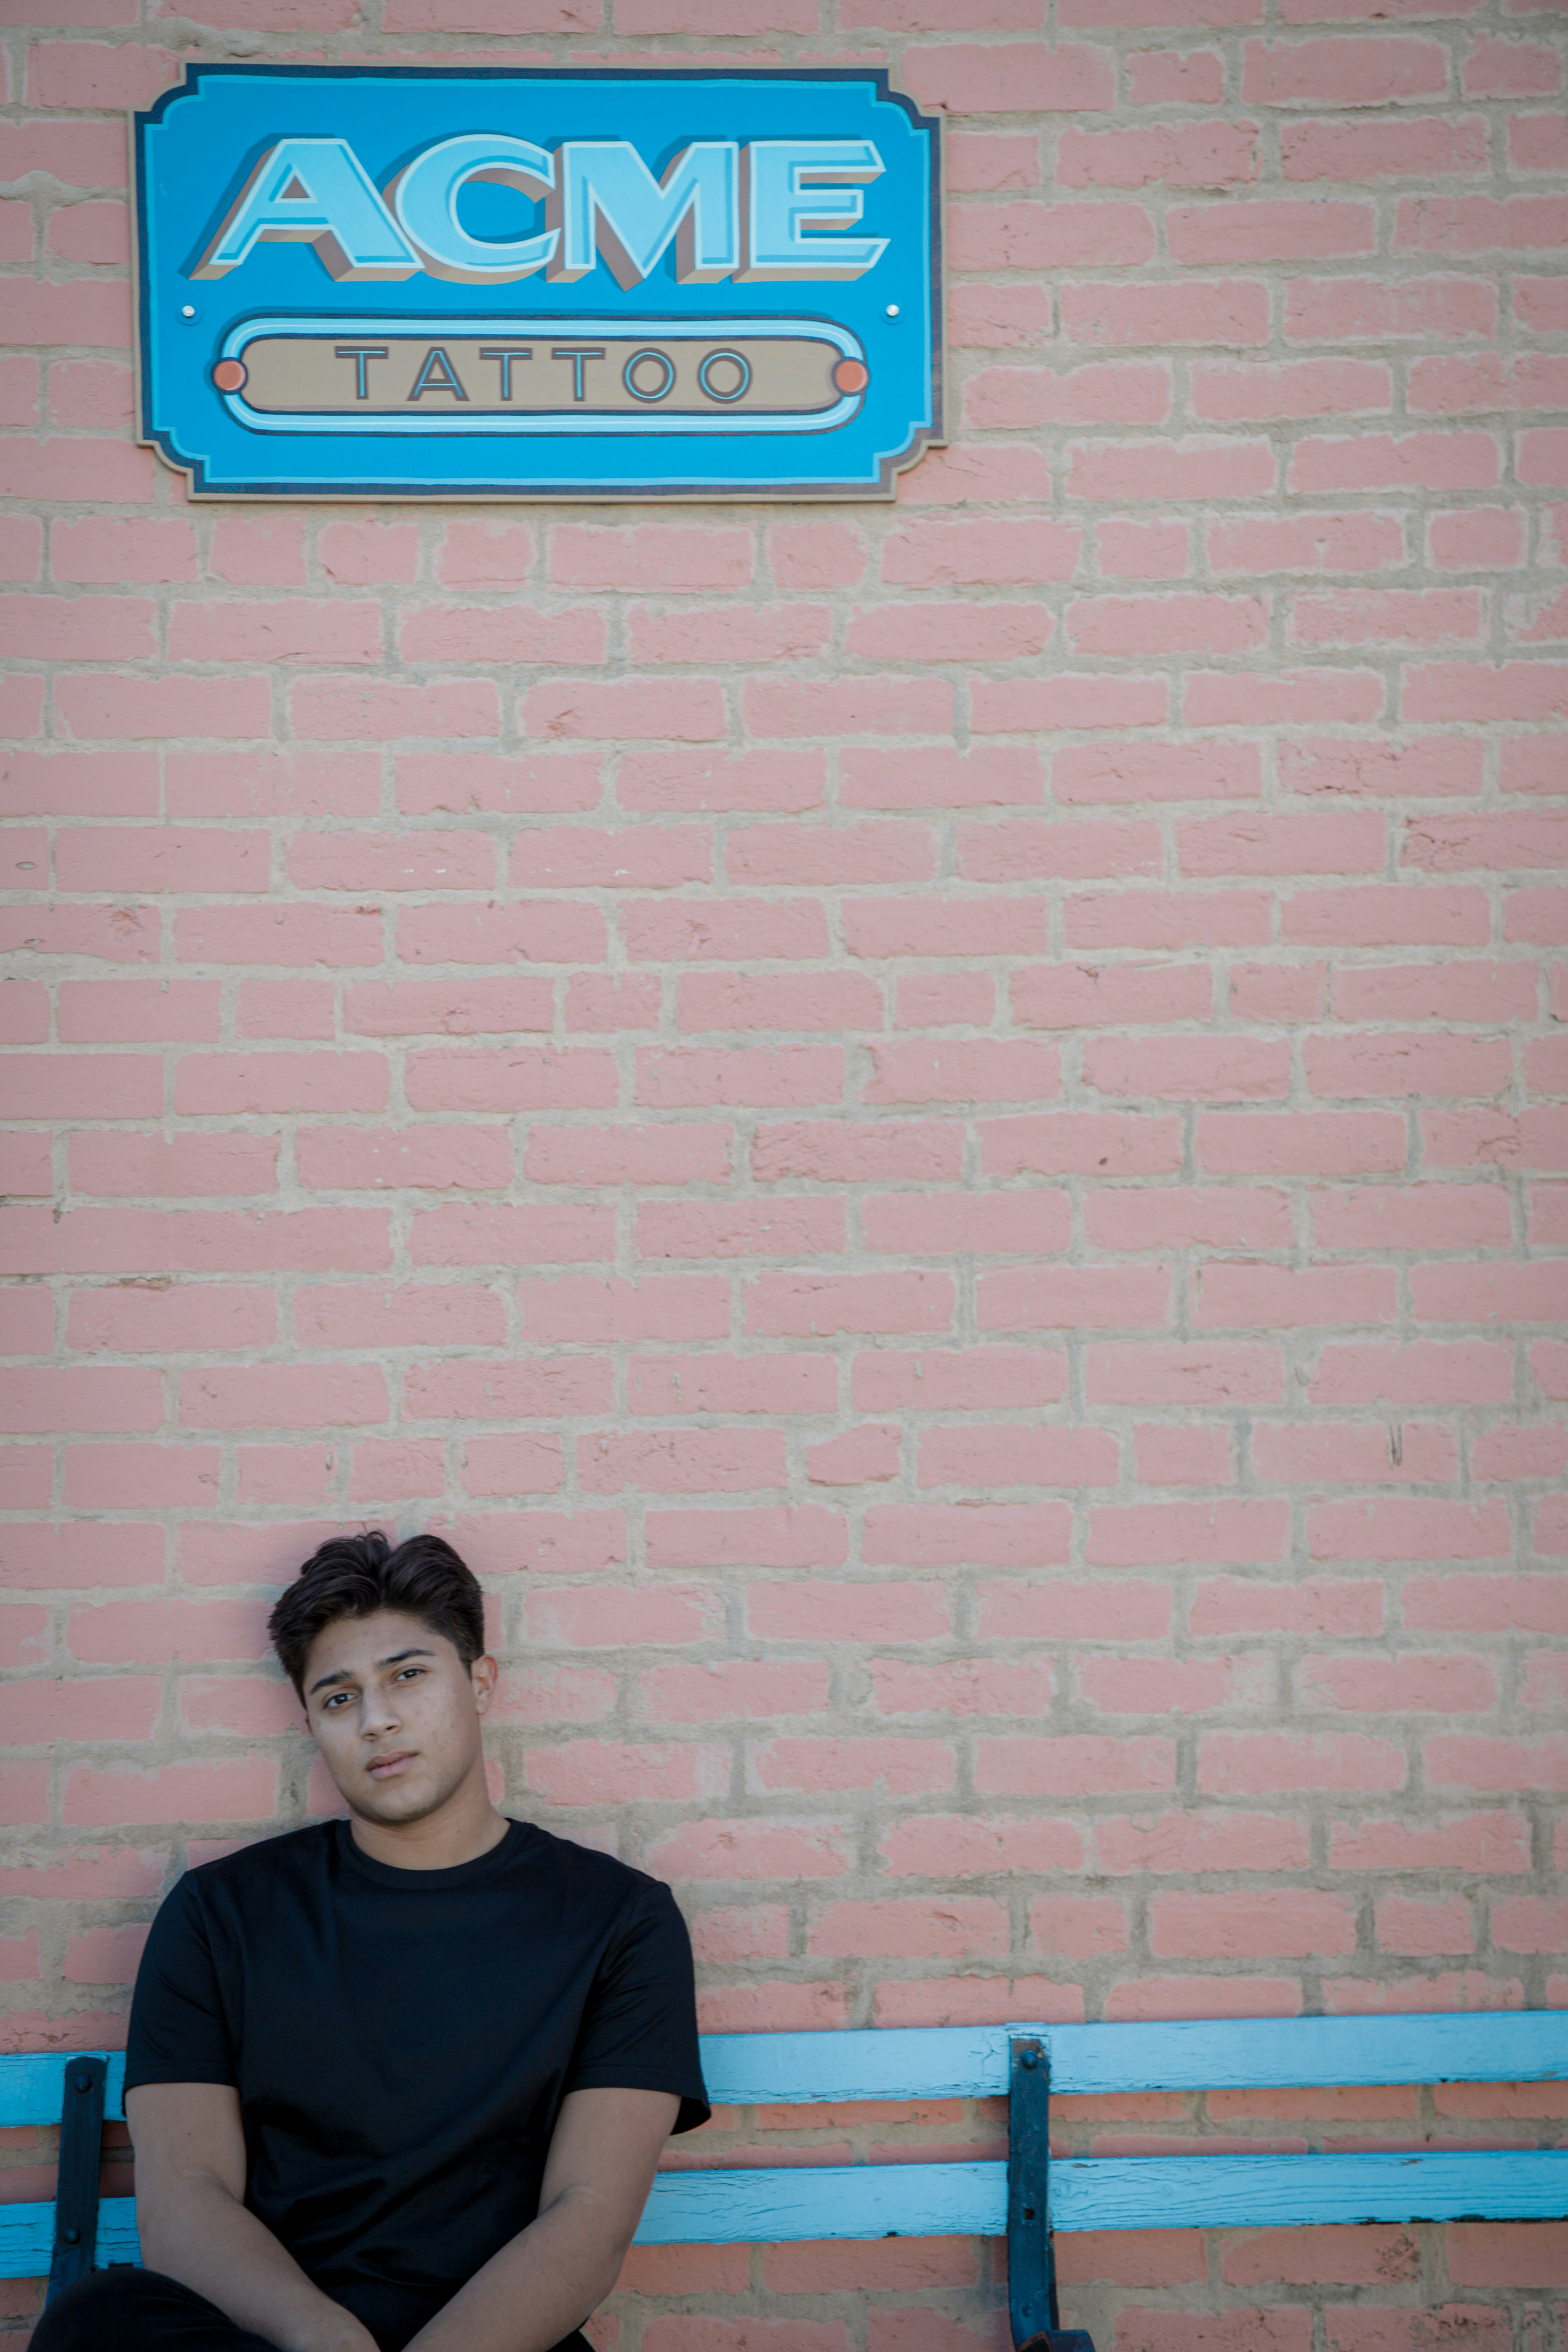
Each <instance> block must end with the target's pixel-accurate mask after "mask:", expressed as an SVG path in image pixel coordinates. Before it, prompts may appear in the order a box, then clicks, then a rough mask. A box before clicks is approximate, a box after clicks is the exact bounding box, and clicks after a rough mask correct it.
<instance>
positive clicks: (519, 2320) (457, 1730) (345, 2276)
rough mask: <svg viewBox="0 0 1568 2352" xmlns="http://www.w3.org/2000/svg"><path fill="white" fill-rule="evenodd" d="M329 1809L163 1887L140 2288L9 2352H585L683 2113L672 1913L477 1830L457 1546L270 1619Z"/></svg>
mask: <svg viewBox="0 0 1568 2352" xmlns="http://www.w3.org/2000/svg"><path fill="white" fill-rule="evenodd" d="M269 1631H270V1633H271V1635H272V1640H273V1643H274V1646H275V1647H276V1649H277V1651H278V1654H279V1657H280V1658H281V1660H282V1662H283V1664H284V1666H285V1668H286V1669H287V1671H288V1673H289V1676H290V1678H291V1679H292V1681H293V1684H294V1686H295V1689H296V1690H297V1691H298V1692H299V1693H300V1697H301V1699H302V1701H303V1703H304V1706H305V1711H306V1717H307V1720H308V1723H309V1726H310V1733H311V1736H312V1738H314V1740H315V1742H316V1745H317V1747H318V1748H320V1749H321V1755H322V1756H323V1758H324V1759H325V1760H326V1764H327V1768H328V1769H329V1771H330V1772H331V1776H332V1779H333V1780H334V1781H335V1782H336V1783H337V1787H338V1789H339V1790H340V1792H341V1794H342V1798H343V1800H344V1801H345V1803H346V1804H347V1806H348V1810H349V1818H348V1820H347V1821H332V1822H323V1823H321V1824H320V1825H319V1826H317V1827H316V1828H313V1829H307V1830H295V1831H293V1832H290V1833H289V1835H287V1836H284V1837H278V1838H270V1839H268V1840H267V1841H266V1842H265V1843H262V1844H260V1845H254V1846H250V1847H247V1849H246V1850H245V1851H244V1852H243V1853H236V1854H231V1855H229V1856H228V1857H227V1858H226V1860H224V1861H222V1862H209V1863H206V1864H204V1865H203V1866H202V1867H201V1868H200V1869H199V1870H193V1871H190V1872H188V1873H187V1874H186V1875H185V1876H184V1878H183V1879H181V1881H180V1882H179V1884H178V1885H177V1886H176V1887H175V1888H174V1892H173V1894H171V1895H169V1897H168V1898H167V1900H166V1901H165V1903H164V1904H163V1908H162V1909H161V1910H160V1912H159V1914H158V1916H157V1918H156V1920H155V1921H154V1922H153V1933H152V1937H151V1938H150V1940H149V1942H148V1946H147V1949H146V1952H145V1954H144V1956H143V1958H142V1967H141V1970H140V1973H139V1974H138V1977H137V1979H136V1992H135V1997H134V2000H133V2002H132V2011H131V2033H130V2050H129V2053H128V2056H127V2060H126V2073H125V2083H126V2098H125V2112H126V2116H127V2119H128V2120H129V2123H130V2126H131V2136H132V2140H133V2142H134V2144H135V2149H136V2212H137V2221H138V2225H139V2228H140V2231H141V2236H142V2258H143V2260H144V2262H145V2263H146V2264H147V2268H146V2269H145V2270H142V2271H136V2270H131V2269H115V2270H109V2271H100V2272H97V2273H94V2274H93V2275H92V2276H91V2277H90V2278H88V2279H84V2280H82V2281H81V2282H80V2283H79V2284H78V2285H76V2286H74V2287H71V2288H68V2290H67V2291H66V2293H65V2294H61V2295H60V2296H58V2298H57V2300H56V2301H55V2302H54V2303H53V2304H52V2305H50V2306H49V2309H48V2310H47V2313H46V2314H45V2316H44V2318H43V2319H42V2321H41V2322H40V2323H39V2326H38V2327H37V2331H36V2333H35V2335H34V2336H33V2347H34V2352H172V2347H178V2352H269V2347H271V2348H272V2352H405V2347H407V2352H550V2347H552V2346H558V2347H562V2352H588V2347H587V2345H586V2343H585V2341H584V2338H583V2337H582V2336H580V2335H578V2334H577V2333H576V2332H575V2331H576V2329H577V2328H578V2326H579V2325H580V2323H581V2322H582V2321H583V2320H584V2319H585V2318H586V2317H587V2315H588V2314H589V2313H590V2312H591V2311H593V2309H594V2308H595V2305H597V2304H598V2303H599V2302H600V2301H601V2300H602V2298H603V2297H604V2296H605V2294H608V2292H609V2290H610V2288H611V2287H612V2286H613V2284H615V2279H616V2273H617V2271H618V2270H619V2267H620V2263H621V2259H622V2257H623V2255H624V2254H625V2252H626V2247H627V2246H628V2245H629V2244H630V2242H631V2238H632V2232H633V2231H635V2229H636V2228H637V2220H638V2216H639V2215H640V2213H641V2211H642V2208H643V2203H644V2200H645V2199H646V2198H647V2192H648V2189H649V2186H650V2184H651V2182H652V2179H653V2175H654V2168H655V2164H656V2162H657V2160H658V2154H659V2151H660V2149H661V2148H662V2147H663V2146H664V2143H665V2140H666V2138H667V2137H668V2134H669V2133H670V2132H671V2131H689V2130H690V2129H691V2128H692V2127H693V2126H695V2125H698V2124H700V2123H704V2122H706V2120H707V2117H708V2112H709V2110H708V2107H707V2105H706V2103H705V2098H704V2094H703V2087H702V2075H701V2070H700V2063H699V2058H698V2047H697V2020H696V2010H695V2004H694V1999H693V1991H692V1978H691V1948H690V1944H689V1939H688V1937H687V1933H686V1928H685V1925H684V1923H683V1921H682V1919H681V1917H680V1914H679V1911H678V1910H677V1909H676V1907H675V1902H674V1899H673V1897H672V1896H671V1895H670V1893H669V1890H668V1887H666V1886H662V1885H659V1883H658V1880H656V1879H651V1878H645V1877H644V1876H643V1875H642V1874H641V1873H640V1872H638V1871H635V1870H629V1869H627V1867H626V1864H623V1863H619V1862H615V1861H612V1860H611V1859H610V1858H609V1857H608V1856H607V1855H605V1854H602V1853H594V1852H592V1851H591V1850H590V1849H588V1848H587V1847H584V1846H579V1845H574V1844H572V1843H569V1842H568V1841H567V1840H565V1839H563V1838H556V1837H552V1836H550V1835H549V1834H548V1833H547V1832H545V1831H543V1830H539V1829H534V1828H531V1827H530V1826H529V1825H528V1824H527V1823H525V1822H513V1821H508V1820H507V1819H505V1818H504V1816H503V1815H501V1814H500V1813H499V1812H497V1811H496V1810H495V1808H494V1807H493V1806H492V1804H491V1803H490V1801H489V1794H488V1791H487V1789H486V1785H485V1767H484V1755H483V1750H482V1747H481V1744H480V1727H481V1724H482V1721H483V1717H484V1716H485V1714H486V1711H487V1710H488V1708H489V1705H490V1701H491V1699H492V1697H493V1696H494V1692H495V1687H496V1679H497V1673H498V1669H497V1666H496V1662H495V1660H494V1659H493V1658H491V1657H489V1656H487V1655H486V1654H485V1643H484V1621H483V1612H482V1607H481V1602H480V1595H479V1586H478V1584H477V1583H476V1582H475V1580H474V1579H473V1577H472V1576H471V1575H470V1574H469V1572H468V1569H467V1568H466V1567H465V1566H464V1565H463V1562H462V1561H461V1560H460V1559H458V1555H457V1553H456V1552H455V1551H453V1550H452V1549H451V1548H450V1546H449V1545H447V1544H445V1543H443V1542H442V1541H441V1540H440V1538H439V1537H437V1536H413V1537H410V1538H409V1539H408V1541H407V1542H406V1543H403V1544H399V1545H398V1547H397V1549H395V1550H393V1549H391V1547H390V1546H389V1545H388V1543H387V1540H386V1538H385V1537H384V1536H383V1535H380V1534H379V1533H377V1534H371V1535H363V1536H352V1537H342V1538H337V1539H335V1540H334V1541H332V1542H331V1543H326V1544H323V1545H322V1546H321V1549H320V1550H319V1551H318V1552H317V1553H316V1554H315V1555H314V1557H313V1558H312V1559H309V1560H307V1561H306V1563H305V1565H304V1567H303V1568H302V1569H301V1570H300V1575H299V1577H298V1579H297V1580H296V1581H295V1582H294V1583H293V1584H292V1585H291V1586H290V1587H289V1590H288V1591H287V1592H286V1593H285V1594H284V1596H283V1598H282V1600H281V1601H279V1603H278V1606H277V1608H276V1609H275V1610H274V1611H273V1612H272V1619H271V1623H270V1627H269Z"/></svg>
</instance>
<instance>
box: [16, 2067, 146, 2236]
mask: <svg viewBox="0 0 1568 2352" xmlns="http://www.w3.org/2000/svg"><path fill="white" fill-rule="evenodd" d="M73 2058H106V2059H107V2060H108V2061H109V2076H108V2080H107V2081H106V2083H105V2084H104V2090H103V2113H104V2117H105V2120H106V2121H111V2122H114V2123H119V2122H121V2120H122V2119H123V2117H124V2114H125V2053H124V2051H123V2050H60V2051H55V2050H41V2051H29V2052H26V2053H24V2054H23V2055H21V2056H19V2057H12V2058H0V2126H5V2128H6V2129H7V2130H11V2129H15V2127H16V2126H17V2125H18V2124H58V2121H59V2119H60V2108H61V2106H62V2105H63V2104H64V2100H65V2090H66V2068H67V2066H68V2064H69V2063H70V2062H71V2060H72V2059H73ZM12 2275H13V2276H15V2273H12Z"/></svg>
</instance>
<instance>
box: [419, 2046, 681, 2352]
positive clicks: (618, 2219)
mask: <svg viewBox="0 0 1568 2352" xmlns="http://www.w3.org/2000/svg"><path fill="white" fill-rule="evenodd" d="M679 2112H680V2102H679V2099H678V2098H677V2097H676V2096H675V2095H674V2093H673V2092H671V2091H611V2090H603V2091H572V2092H569V2093H568V2095H567V2096H566V2097H565V2098H564V2099H563V2101H562V2104H561V2113H560V2116H558V2117H557V2119H556V2125H555V2131H554V2136H553V2137H552V2140H551V2142H550V2154H549V2156H548V2158H546V2161H545V2166H544V2179H543V2183H542V2188H541V2190H540V2204H539V2215H538V2219H537V2220H536V2221H531V2222H530V2223H529V2225H528V2227H527V2229H526V2230H523V2231H520V2232H519V2234H518V2235H517V2236H516V2237H515V2238H513V2239H512V2240H511V2242H510V2244H508V2245H505V2246H503V2247H502V2248H501V2250H500V2253H498V2254H492V2255H491V2257H490V2259H489V2262H488V2263H486V2264H485V2266H484V2268H483V2269H482V2270H480V2271H476V2272H475V2273H474V2275H473V2277H472V2278H471V2279H470V2280H469V2281H468V2284H467V2286H465V2287H463V2288H462V2289H460V2291H459V2292H458V2294H455V2295H454V2296H453V2297H452V2300H451V2302H450V2303H448V2304H447V2305H445V2306H444V2307H443V2308H442V2309H441V2310H440V2311H438V2312H437V2315H436V2316H435V2318H434V2319H432V2320H431V2321H429V2322H428V2324H427V2325H426V2326H424V2327H422V2328H421V2329H420V2331H419V2333H418V2335H417V2336H415V2338H414V2340H413V2342H412V2343H411V2344H410V2345H409V2347H408V2352H550V2347H551V2346H552V2345H555V2344H559V2343H560V2341H561V2338H562V2337H563V2336H570V2334H571V2333H572V2330H573V2329H574V2327H580V2326H582V2324H583V2322H584V2319H586V2318H587V2316H588V2315H589V2313H590V2312H592V2311H594V2310H595V2309H596V2308H597V2307H598V2305H600V2304H601V2303H602V2302H603V2301H604V2299H605V2295H607V2294H609V2292H610V2290H611V2288H612V2287H613V2286H614V2285H615V2284H616V2278H617V2277H618V2275H619V2273H620V2267H621V2263H622V2262H623V2261H624V2260H625V2258H626V2248H627V2247H628V2246H629V2245H630V2244H631V2242H632V2238H633V2235H634V2233H635V2231H636V2230H637V2223H638V2221H640V2220H641V2219H642V2209H643V2207H644V2206H645V2205H646V2204H647V2192H648V2190H649V2189H651V2188H652V2186H653V2176H654V2171H655V2168H657V2166H658V2158H659V2151H660V2149H661V2148H662V2147H663V2146H664V2144H665V2141H666V2140H667V2139H668V2137H669V2133H670V2127H671V2126H672V2125H673V2124H674V2122H675V2118H676V2116H678V2115H679Z"/></svg>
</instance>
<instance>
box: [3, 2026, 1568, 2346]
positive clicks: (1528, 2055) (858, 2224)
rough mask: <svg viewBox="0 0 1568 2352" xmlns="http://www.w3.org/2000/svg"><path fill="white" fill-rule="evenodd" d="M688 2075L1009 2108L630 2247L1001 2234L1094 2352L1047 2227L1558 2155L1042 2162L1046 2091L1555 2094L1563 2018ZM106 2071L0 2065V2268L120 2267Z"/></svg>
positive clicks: (767, 2045) (1556, 2193)
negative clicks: (3, 2156) (948, 2135)
mask: <svg viewBox="0 0 1568 2352" xmlns="http://www.w3.org/2000/svg"><path fill="white" fill-rule="evenodd" d="M702 2064H703V2071H704V2074H706V2077H707V2081H708V2087H709V2091H710V2095H711V2096H712V2098H713V2100H714V2103H715V2105H724V2106H750V2105H793V2106H809V2105H816V2103H818V2102H820V2101H826V2100H834V2101H844V2100H854V2101H861V2100H910V2099H933V2098H935V2099H954V2098H994V2097H997V2096H1000V2095H1007V2097H1008V2099H1009V2102H1010V2105H1009V2152H1008V2158H1007V2161H1006V2162H1005V2163H1003V2162H1002V2161H1000V2160H997V2161H994V2162H982V2163H947V2164H887V2165H817V2166H795V2165H791V2166H788V2167H781V2168H772V2167H767V2168H755V2169H752V2168H746V2169H724V2170H713V2171H681V2172H667V2173H661V2174H660V2176H659V2178H658V2180H657V2181H656V2182H655V2184H654V2190H653V2195H652V2196H651V2197H650V2198H649V2200H648V2204H647V2211H646V2213H645V2214H644V2216H643V2221H642V2224H641V2227H640V2228H639V2229H638V2231H637V2243H638V2244H639V2245H645V2246H646V2245H716V2244H729V2243H736V2242H741V2243H750V2242H763V2243H773V2244H777V2243H781V2242H784V2241H786V2240H801V2239H823V2238H884V2237H903V2238H926V2237H949V2236H969V2235H978V2236H984V2237H1005V2238H1006V2240H1007V2242H1008V2282H1009V2284H1008V2293H1009V2301H1010V2304H1011V2317H1012V2324H1013V2338H1014V2342H1015V2344H1016V2346H1017V2347H1019V2352H1024V2347H1035V2352H1094V2347H1093V2345H1092V2344H1091V2343H1090V2341H1089V2336H1088V2335H1087V2334H1085V2333H1084V2332H1083V2331H1082V2330H1081V2329H1079V2328H1068V2329H1065V2330H1064V2329H1062V2328H1061V2327H1060V2323H1059V2320H1058V2311H1057V2294H1056V2276H1055V2263H1054V2258H1053V2252H1052V2234H1053V2232H1060V2231H1077V2230H1148V2229H1166V2230H1169V2229H1182V2228H1187V2229H1224V2228H1232V2229H1234V2228H1250V2229H1256V2228H1260V2227H1266V2226H1268V2227H1274V2228H1279V2227H1282V2226H1287V2225H1299V2224H1305V2223H1310V2222H1336V2221H1337V2222H1356V2221H1557V2220H1562V2219H1563V2218H1564V2217H1568V2150H1550V2149H1549V2150H1534V2149H1514V2148H1510V2149H1502V2150H1498V2151H1492V2150H1475V2151H1471V2150H1469V2149H1466V2150H1464V2151H1461V2152H1451V2151H1434V2152H1430V2153H1419V2152H1417V2153H1410V2154H1406V2153H1403V2152H1400V2153H1395V2154H1386V2155H1384V2154H1368V2155H1350V2156H1271V2155H1266V2154H1259V2155H1257V2156H1201V2155H1197V2156H1158V2157H1093V2158H1077V2157H1069V2158H1057V2159H1055V2160H1054V2161H1053V2160H1052V2159H1051V2157H1050V2149H1049V2137H1048V2128H1049V2102H1050V2095H1051V2093H1052V2092H1053V2091H1055V2092H1058V2093H1072V2094H1073V2095H1077V2096H1084V2095H1089V2096H1093V2095H1096V2094H1103V2093H1110V2092H1123V2093H1125V2092H1150V2091H1206V2090H1220V2089H1226V2090H1294V2089H1300V2088H1303V2087H1310V2088H1327V2087H1329V2086H1331V2085H1340V2084H1394V2083H1546V2082H1563V2081H1564V2080H1568V2011H1553V2010H1542V2011H1521V2012H1513V2013H1505V2014H1501V2015H1491V2016H1465V2015H1447V2016H1418V2017H1335V2018H1282V2019H1247V2020H1244V2021H1242V2020H1238V2021H1228V2020H1219V2021H1201V2022H1192V2023H1179V2024H1169V2025H996V2026H944V2027H940V2028H935V2027H933V2028H931V2029H930V2030H921V2029H900V2030H889V2031H888V2032H843V2033H728V2034H716V2035H710V2036H709V2037H707V2038H706V2039H705V2040H704V2042H703V2044H702ZM123 2077H124V2060H123V2059H122V2058H121V2057H120V2056H118V2055H116V2056H110V2055H108V2054H107V2053H103V2052H101V2051H100V2052H85V2053H78V2054H76V2055H73V2056H62V2055H58V2054H57V2055H51V2056H47V2057H20V2058H0V2126H16V2125H26V2124H52V2123H55V2122H56V2121H59V2122H60V2123H61V2126H62V2130H61V2150H60V2179H59V2188H58V2194H57V2199H56V2201H55V2202H54V2203H52V2204H49V2203H43V2204H26V2205H0V2277H4V2278H35V2277H40V2276H42V2275H44V2274H45V2273H47V2274H48V2277H49V2282H50V2293H51V2294H54V2293H57V2292H58V2289H59V2288H60V2287H61V2286H62V2285H64V2284H68V2283H69V2281H70V2280H71V2279H72V2278H76V2277H79V2276H80V2275H81V2274H82V2273H83V2272H84V2271H86V2270H88V2269H89V2268H90V2267H92V2266H93V2265H94V2263H97V2264H99V2265H104V2264H107V2263H133V2262H135V2261H136V2260H137V2242H136V2220H135V2210H134V2205H133V2201H132V2200H131V2199H129V2198H110V2199H109V2200H106V2201H105V2202H104V2203H103V2204H102V2205H101V2206H100V2204H99V2200H98V2179H99V2141H100V2133H101V2128H102V2122H103V2118H104V2116H106V2115H108V2116H111V2117H112V2116H121V2114H122V2113H123V2108H122V2105H121V2084H122V2082H123Z"/></svg>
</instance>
